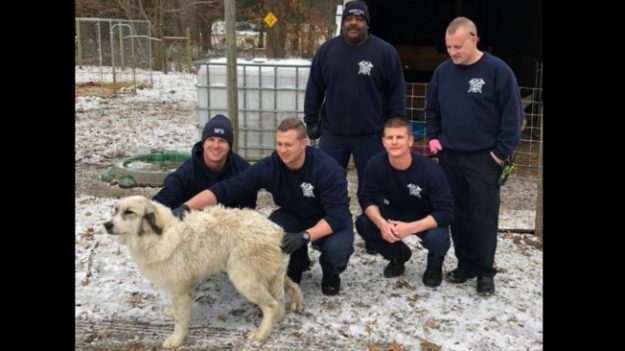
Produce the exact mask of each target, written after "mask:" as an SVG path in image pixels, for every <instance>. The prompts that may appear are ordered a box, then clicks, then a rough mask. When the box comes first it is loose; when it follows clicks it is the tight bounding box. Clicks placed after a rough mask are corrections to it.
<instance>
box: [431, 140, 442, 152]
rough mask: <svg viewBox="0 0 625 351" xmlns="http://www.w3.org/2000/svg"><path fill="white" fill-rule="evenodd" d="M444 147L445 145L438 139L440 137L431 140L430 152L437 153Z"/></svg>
mask: <svg viewBox="0 0 625 351" xmlns="http://www.w3.org/2000/svg"><path fill="white" fill-rule="evenodd" d="M442 149H443V145H441V143H440V142H439V141H438V139H432V140H430V152H431V153H432V154H434V155H435V154H436V153H437V152H438V151H439V150H442Z"/></svg>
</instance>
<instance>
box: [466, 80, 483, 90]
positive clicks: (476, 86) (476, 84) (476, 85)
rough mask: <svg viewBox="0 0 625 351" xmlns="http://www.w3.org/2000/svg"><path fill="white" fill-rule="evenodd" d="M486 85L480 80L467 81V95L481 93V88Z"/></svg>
mask: <svg viewBox="0 0 625 351" xmlns="http://www.w3.org/2000/svg"><path fill="white" fill-rule="evenodd" d="M484 84H486V82H485V81H484V79H482V78H472V79H471V80H470V81H469V91H467V93H479V94H481V93H482V86H483V85H484Z"/></svg>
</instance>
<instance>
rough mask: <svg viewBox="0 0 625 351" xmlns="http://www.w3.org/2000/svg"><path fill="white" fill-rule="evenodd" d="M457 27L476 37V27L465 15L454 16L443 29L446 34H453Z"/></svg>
mask: <svg viewBox="0 0 625 351" xmlns="http://www.w3.org/2000/svg"><path fill="white" fill-rule="evenodd" d="M459 29H461V30H463V31H464V32H466V33H467V34H469V35H471V36H474V37H477V27H475V23H473V21H471V20H470V19H468V18H466V17H456V18H454V20H453V21H451V22H450V23H449V25H448V26H447V30H446V31H445V32H446V33H447V34H455V33H456V31H458V30H459Z"/></svg>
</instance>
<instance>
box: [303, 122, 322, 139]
mask: <svg viewBox="0 0 625 351" xmlns="http://www.w3.org/2000/svg"><path fill="white" fill-rule="evenodd" d="M306 133H307V134H308V139H310V140H315V139H319V136H320V135H321V133H319V124H311V125H309V126H307V127H306Z"/></svg>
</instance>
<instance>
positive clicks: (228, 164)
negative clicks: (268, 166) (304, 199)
mask: <svg viewBox="0 0 625 351" xmlns="http://www.w3.org/2000/svg"><path fill="white" fill-rule="evenodd" d="M233 138H234V134H233V132H232V124H231V123H230V119H228V117H226V116H224V115H215V116H214V117H213V118H211V119H210V120H209V121H208V122H206V124H205V125H204V130H202V140H200V141H199V142H197V143H196V144H195V145H193V148H192V149H191V158H190V159H188V160H186V161H185V162H184V163H183V164H182V165H180V167H178V169H176V171H175V172H173V173H171V174H170V175H168V176H167V177H166V178H165V181H164V182H163V189H161V191H159V192H158V194H156V195H155V196H154V200H155V201H158V202H160V203H162V204H163V205H165V206H167V207H169V208H171V209H175V208H177V207H179V206H180V205H182V204H183V203H184V202H185V201H187V200H189V199H190V198H192V197H193V196H195V195H196V194H197V193H199V192H201V191H203V190H206V189H207V188H208V187H210V186H212V185H213V184H215V183H217V182H218V181H220V180H224V179H227V178H230V177H232V176H234V175H237V174H239V173H241V172H243V171H244V170H246V169H247V168H249V167H250V164H249V163H248V162H247V161H246V160H245V159H243V158H242V157H241V156H239V155H237V154H235V153H233V152H232V142H233ZM224 205H226V206H231V207H239V208H242V207H249V208H255V207H256V194H250V195H248V196H245V197H243V198H241V199H240V200H238V201H233V202H228V203H224ZM187 210H188V209H187Z"/></svg>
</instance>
